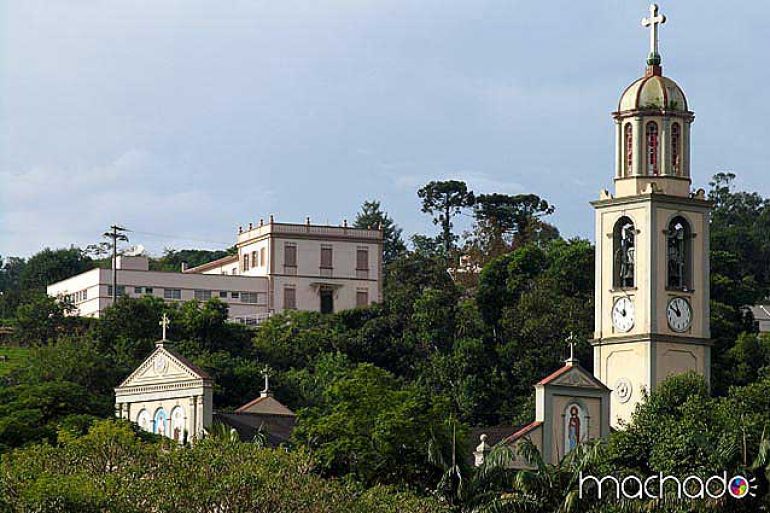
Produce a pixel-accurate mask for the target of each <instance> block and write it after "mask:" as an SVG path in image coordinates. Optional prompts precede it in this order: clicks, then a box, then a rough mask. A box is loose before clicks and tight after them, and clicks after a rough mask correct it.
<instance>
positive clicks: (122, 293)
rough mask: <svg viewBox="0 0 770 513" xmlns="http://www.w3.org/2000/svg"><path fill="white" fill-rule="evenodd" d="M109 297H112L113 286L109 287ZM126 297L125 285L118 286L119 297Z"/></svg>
mask: <svg viewBox="0 0 770 513" xmlns="http://www.w3.org/2000/svg"><path fill="white" fill-rule="evenodd" d="M107 295H108V296H112V285H107ZM125 295H126V286H125V285H118V294H117V296H118V297H123V296H125Z"/></svg>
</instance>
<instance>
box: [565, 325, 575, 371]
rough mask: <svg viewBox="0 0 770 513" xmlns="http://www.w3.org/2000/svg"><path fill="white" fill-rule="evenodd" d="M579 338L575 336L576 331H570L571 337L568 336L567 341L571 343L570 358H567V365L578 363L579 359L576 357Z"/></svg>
mask: <svg viewBox="0 0 770 513" xmlns="http://www.w3.org/2000/svg"><path fill="white" fill-rule="evenodd" d="M576 340H577V337H576V336H575V333H574V332H572V331H570V332H569V337H567V343H568V344H569V358H567V359H566V360H565V362H564V363H566V364H567V365H575V364H576V363H578V359H577V358H575V341H576Z"/></svg>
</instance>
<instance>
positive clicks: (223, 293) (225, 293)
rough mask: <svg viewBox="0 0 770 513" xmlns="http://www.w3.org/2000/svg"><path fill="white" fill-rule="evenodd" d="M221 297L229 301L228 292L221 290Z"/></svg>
mask: <svg viewBox="0 0 770 513" xmlns="http://www.w3.org/2000/svg"><path fill="white" fill-rule="evenodd" d="M219 297H221V298H223V299H227V291H226V290H220V291H219Z"/></svg>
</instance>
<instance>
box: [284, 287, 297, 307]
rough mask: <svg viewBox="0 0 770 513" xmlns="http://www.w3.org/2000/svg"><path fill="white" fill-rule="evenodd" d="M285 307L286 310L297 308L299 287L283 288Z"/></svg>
mask: <svg viewBox="0 0 770 513" xmlns="http://www.w3.org/2000/svg"><path fill="white" fill-rule="evenodd" d="M283 309H284V310H296V309H297V289H295V288H294V287H284V288H283Z"/></svg>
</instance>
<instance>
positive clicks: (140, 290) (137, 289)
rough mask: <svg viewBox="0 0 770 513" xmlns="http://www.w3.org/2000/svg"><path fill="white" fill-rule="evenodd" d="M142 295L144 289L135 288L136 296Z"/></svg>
mask: <svg viewBox="0 0 770 513" xmlns="http://www.w3.org/2000/svg"><path fill="white" fill-rule="evenodd" d="M141 293H142V287H134V294H141Z"/></svg>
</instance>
